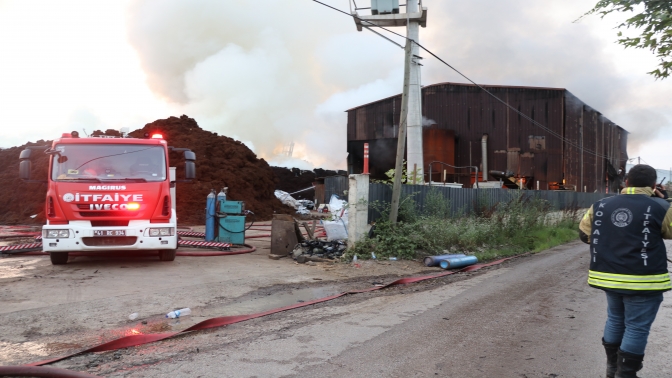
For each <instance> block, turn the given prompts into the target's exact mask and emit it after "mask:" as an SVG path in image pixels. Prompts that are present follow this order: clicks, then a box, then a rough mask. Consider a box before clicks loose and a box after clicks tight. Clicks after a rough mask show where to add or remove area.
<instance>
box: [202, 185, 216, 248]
mask: <svg viewBox="0 0 672 378" xmlns="http://www.w3.org/2000/svg"><path fill="white" fill-rule="evenodd" d="M215 201H216V197H215V189H212V190H211V191H210V194H208V199H207V201H206V205H205V240H206V241H214V240H215V221H216V219H215V212H216V208H215Z"/></svg>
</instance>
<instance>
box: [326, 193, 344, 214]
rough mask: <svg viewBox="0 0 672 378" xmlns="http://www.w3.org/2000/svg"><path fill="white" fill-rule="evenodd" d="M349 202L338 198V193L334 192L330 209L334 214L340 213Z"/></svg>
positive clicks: (330, 201) (330, 200)
mask: <svg viewBox="0 0 672 378" xmlns="http://www.w3.org/2000/svg"><path fill="white" fill-rule="evenodd" d="M347 204H348V202H347V201H344V200H342V199H340V198H338V196H337V195H335V194H332V195H331V198H330V199H329V211H331V212H332V213H333V214H340V213H341V210H343V208H345V206H346V205H347Z"/></svg>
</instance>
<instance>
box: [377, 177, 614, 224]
mask: <svg viewBox="0 0 672 378" xmlns="http://www.w3.org/2000/svg"><path fill="white" fill-rule="evenodd" d="M430 191H436V192H437V193H440V194H441V195H442V196H443V198H445V199H446V200H448V201H450V213H451V215H452V216H456V215H458V214H462V213H466V214H470V213H473V212H474V210H476V209H490V208H493V207H495V206H496V205H497V204H498V203H500V202H509V201H511V200H512V199H514V198H516V197H517V196H518V195H520V196H522V197H523V199H526V200H527V199H541V200H546V201H548V203H549V204H550V206H551V207H552V208H553V209H555V210H570V209H578V208H588V207H590V206H591V205H592V204H593V203H595V202H596V201H598V200H600V199H602V198H604V197H608V196H611V195H613V194H604V193H582V192H572V191H550V190H511V189H461V188H449V187H441V186H431V187H430V186H427V185H402V186H401V199H402V201H403V200H404V199H405V198H409V197H410V198H411V199H412V200H413V202H414V203H415V206H416V210H418V211H420V212H422V211H424V209H425V203H426V199H427V194H428V193H430ZM391 200H392V186H391V185H387V184H379V183H376V184H370V186H369V222H372V221H375V220H376V219H378V218H379V217H380V213H379V212H378V209H379V208H381V206H385V205H386V204H389V203H390V201H391ZM376 203H377V205H376Z"/></svg>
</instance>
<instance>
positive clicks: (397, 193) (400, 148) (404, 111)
mask: <svg viewBox="0 0 672 378" xmlns="http://www.w3.org/2000/svg"><path fill="white" fill-rule="evenodd" d="M411 45H413V42H411V41H409V40H406V47H405V48H404V51H405V52H406V55H405V56H406V57H405V60H404V89H403V92H402V94H401V117H400V119H399V135H398V136H397V160H396V164H395V166H394V186H392V203H391V204H390V223H392V224H394V223H397V217H398V216H399V199H400V198H401V175H402V174H403V165H404V147H405V146H406V128H407V120H408V91H409V81H410V70H411V54H412V50H413V47H412V46H411ZM409 167H410V165H409Z"/></svg>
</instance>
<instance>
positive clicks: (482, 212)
mask: <svg viewBox="0 0 672 378" xmlns="http://www.w3.org/2000/svg"><path fill="white" fill-rule="evenodd" d="M401 203H402V206H401V207H400V211H399V214H400V216H399V219H400V221H399V222H397V224H394V225H393V224H391V223H389V222H388V221H387V214H389V205H386V206H382V207H381V206H380V205H379V204H374V206H378V208H377V210H378V211H379V213H381V214H382V216H381V218H380V220H381V221H379V222H378V223H377V224H376V225H375V228H374V230H373V236H372V237H367V238H365V239H364V240H361V241H359V242H357V243H356V244H355V245H354V246H353V247H352V248H350V249H349V250H348V251H347V252H346V253H345V254H344V257H343V258H344V259H346V260H352V258H353V256H354V255H357V256H358V258H359V259H369V258H372V253H373V254H375V256H376V258H379V259H388V258H389V257H396V258H398V259H404V260H416V259H422V258H424V257H425V256H431V255H440V254H449V253H464V254H467V255H473V256H476V257H478V259H479V261H488V260H493V259H497V258H501V257H507V256H515V255H519V254H523V253H536V252H540V251H543V250H546V249H549V248H552V247H555V246H557V245H560V244H564V243H567V242H569V241H572V240H576V239H577V238H578V219H579V217H578V216H577V215H578V214H577V211H576V210H572V211H561V212H560V211H555V210H553V209H552V208H551V207H550V206H549V204H548V203H547V202H546V201H543V200H525V199H523V197H522V196H517V197H516V198H514V199H513V200H511V201H510V202H507V203H499V204H497V205H496V206H495V207H494V208H490V209H479V210H478V211H476V212H474V213H472V214H465V213H464V211H457V212H453V214H455V213H457V214H458V215H456V216H455V215H453V216H451V215H450V214H451V208H450V203H449V201H447V200H445V199H444V198H443V196H442V195H441V194H440V193H438V192H430V193H429V194H428V196H427V197H426V198H425V208H424V211H423V212H418V211H417V210H416V207H415V204H414V203H413V199H412V196H409V197H407V198H403V199H402V202H401Z"/></svg>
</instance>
